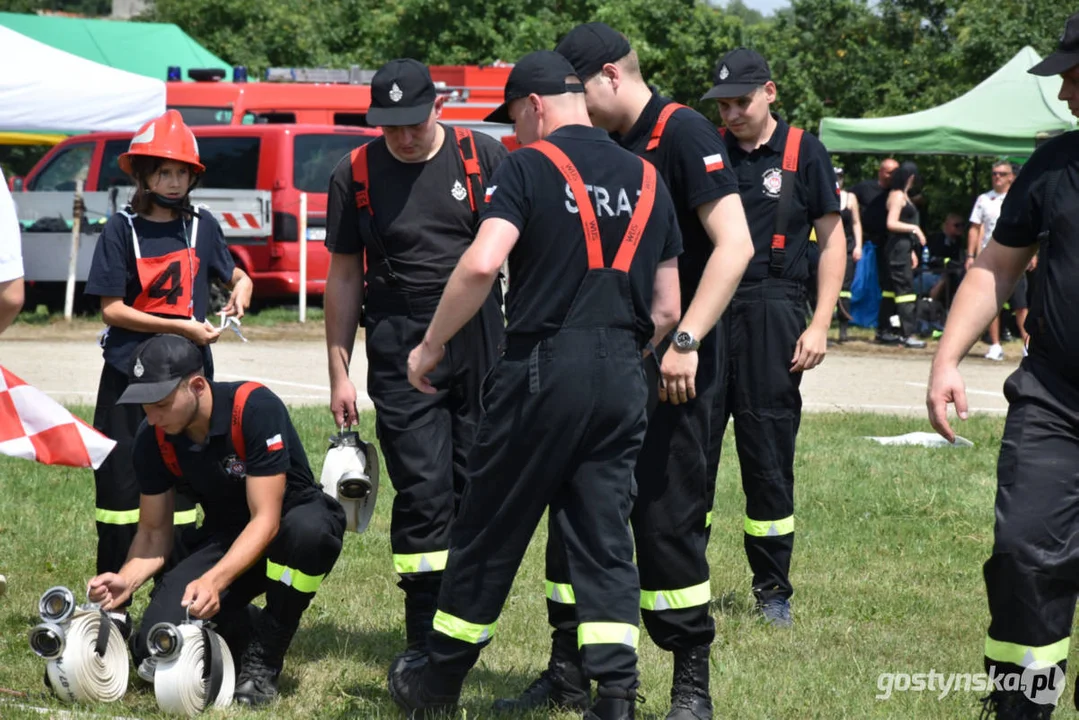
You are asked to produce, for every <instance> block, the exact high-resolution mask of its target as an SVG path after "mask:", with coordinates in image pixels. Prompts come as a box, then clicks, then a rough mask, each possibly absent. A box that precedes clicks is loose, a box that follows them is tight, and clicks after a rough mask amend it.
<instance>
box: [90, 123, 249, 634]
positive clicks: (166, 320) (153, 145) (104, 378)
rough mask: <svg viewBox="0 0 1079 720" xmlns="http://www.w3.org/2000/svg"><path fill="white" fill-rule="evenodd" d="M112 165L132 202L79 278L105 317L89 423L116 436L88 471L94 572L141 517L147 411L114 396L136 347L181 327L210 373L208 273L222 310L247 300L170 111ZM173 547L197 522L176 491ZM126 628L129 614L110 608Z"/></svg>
mask: <svg viewBox="0 0 1079 720" xmlns="http://www.w3.org/2000/svg"><path fill="white" fill-rule="evenodd" d="M120 167H121V169H122V170H123V171H124V172H126V173H127V174H128V175H130V176H131V178H132V179H133V180H134V184H135V190H134V194H133V196H132V198H131V204H130V205H129V206H128V207H127V208H125V209H124V210H123V211H120V212H118V213H116V214H115V215H114V216H112V217H111V218H109V221H108V222H107V223H106V225H105V228H104V230H103V231H102V233H101V237H100V238H99V239H98V242H97V246H96V247H95V248H94V258H93V262H92V264H91V266H90V274H89V276H88V278H87V281H86V291H85V292H86V294H87V295H94V296H97V297H99V298H100V301H101V315H102V319H103V320H104V321H105V323H106V325H108V329H107V330H106V332H105V335H104V337H103V338H102V341H101V346H102V348H103V349H104V356H105V364H104V367H103V368H102V371H101V380H100V383H99V385H98V392H97V405H96V408H95V410H94V427H95V428H97V429H98V430H100V431H101V432H103V433H104V434H105V435H107V436H109V437H111V438H112V439H114V440H116V443H117V446H116V449H115V450H114V451H113V452H112V453H110V455H109V457H108V459H107V460H106V461H105V462H104V463H103V464H102V465H101V467H100V468H98V469H97V470H96V471H95V472H94V482H95V489H96V498H97V499H96V508H97V509H96V520H97V534H98V546H97V572H98V573H99V574H100V573H103V572H114V571H116V570H119V568H120V567H121V566H122V565H123V564H124V561H125V560H126V559H127V554H128V549H129V547H130V545H131V540H132V538H133V537H134V535H135V530H136V528H137V526H138V519H139V489H138V485H137V483H136V482H135V474H134V469H133V467H132V461H131V452H132V441H133V439H134V437H135V432H136V430H138V428H139V425H140V424H141V423H142V421H143V419H144V418H145V413H144V411H143V409H142V406H140V405H117V404H116V400H117V399H118V398H119V397H120V395H121V394H122V393H123V392H124V390H125V389H126V388H127V385H128V372H129V370H133V372H135V373H136V375H137V374H138V368H134V369H132V368H131V367H130V365H131V361H132V354H133V351H134V349H135V347H136V346H137V345H138V344H139V343H140V342H142V341H143V340H146V339H147V338H149V337H151V336H152V335H154V334H157V333H170V334H176V335H182V336H183V337H186V338H188V339H190V340H191V341H193V342H194V343H195V344H196V345H198V346H200V348H201V349H202V353H203V358H204V364H205V371H206V376H207V377H213V361H212V358H211V356H210V348H209V346H210V344H211V343H213V342H215V341H216V340H217V338H218V334H219V333H220V330H216V329H214V328H213V327H212V326H211V325H210V324H209V323H206V322H205V320H206V313H207V310H208V306H209V302H210V279H211V277H212V278H214V279H217V280H219V281H221V282H223V283H225V284H226V285H227V286H228V287H229V289H230V290H231V295H230V297H229V300H228V304H227V305H226V306H225V308H224V310H225V312H226V313H227V314H229V315H235V316H237V317H243V314H244V309H245V308H246V307H247V306H248V305H250V302H251V290H252V284H251V279H250V278H249V277H248V276H247V274H246V273H245V272H244V271H243V270H241V269H240V268H238V267H236V266H235V263H234V262H233V260H232V256H231V255H230V254H229V251H228V247H227V246H226V244H225V237H224V235H223V234H222V232H221V226H220V225H218V223H217V220H215V219H214V217H213V215H211V214H210V212H209V211H208V210H206V209H204V208H195V207H193V206H192V205H191V200H190V197H189V194H190V192H191V189H192V188H193V187H194V186H195V184H196V183H197V182H198V179H199V177H200V176H201V175H202V174H203V172H205V170H206V168H205V167H204V166H203V165H202V163H201V162H199V151H198V143H197V141H196V140H195V135H194V133H192V132H191V129H190V128H188V127H187V125H185V124H184V121H183V118H182V117H181V116H180V113H179V112H177V111H176V110H169V111H168V112H166V113H165V114H164V115H162V116H161V117H158V118H156V119H154V120H151V121H150V122H148V123H146V124H145V125H143V126H142V127H141V128H140V129H139V131H138V133H136V134H135V136H134V137H133V138H132V139H131V146H130V148H129V150H128V152H126V153H124V154H123V155H121V156H120ZM175 526H176V527H177V537H176V543H175V544H174V555H175V554H176V553H177V552H178V551H179V550H180V547H181V545H180V540H181V538H182V535H183V531H184V530H185V529H186V530H190V529H193V528H194V527H195V508H194V506H193V505H192V504H191V503H190V502H189V501H187V500H186V499H184V498H182V497H180V496H177V506H176V515H175ZM111 614H112V615H113V618H114V620H115V621H116V622H117V623H118V624H119V625H120V627H121V629H122V630H123V631H124V632H125V634H126V633H127V632H129V631H130V620H129V619H128V617H127V613H126V611H125V612H118V613H111Z"/></svg>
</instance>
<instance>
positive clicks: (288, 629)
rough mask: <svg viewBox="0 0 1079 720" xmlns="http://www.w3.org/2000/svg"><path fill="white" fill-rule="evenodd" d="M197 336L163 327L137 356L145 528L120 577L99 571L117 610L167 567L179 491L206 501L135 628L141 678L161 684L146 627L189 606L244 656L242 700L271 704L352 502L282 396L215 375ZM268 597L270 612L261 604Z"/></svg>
mask: <svg viewBox="0 0 1079 720" xmlns="http://www.w3.org/2000/svg"><path fill="white" fill-rule="evenodd" d="M202 363H203V357H202V354H201V353H200V352H199V349H198V348H197V347H195V345H194V344H193V343H191V342H190V341H189V340H185V339H184V338H181V337H177V336H175V335H156V336H154V337H152V338H150V339H149V340H146V341H145V342H143V343H141V344H140V345H139V346H138V347H137V348H135V350H134V352H133V353H132V357H131V361H130V365H129V367H128V378H129V385H128V387H127V390H125V391H124V394H123V395H122V396H121V397H120V399H119V400H118V402H119V403H121V404H135V405H141V406H142V408H143V410H144V411H145V412H146V420H145V421H143V423H142V425H141V426H140V427H139V431H138V433H137V434H136V436H135V444H134V458H133V461H134V465H135V475H136V478H137V481H138V484H139V491H140V493H141V496H140V502H139V511H140V512H139V526H138V531H137V532H136V534H135V539H134V540H133V541H132V543H131V552H130V554H129V555H128V559H127V562H126V563H124V566H123V567H122V568H121V569H120V571H119V572H118V573H112V572H109V573H104V574H101V575H98V576H97V577H95V578H94V579H93V580H91V581H90V599H91V600H92V601H94V602H100V603H102V604H103V606H104V607H105V609H108V608H111V607H116V606H119V605H121V604H123V603H124V602H126V601H127V600H129V599H130V597H131V595H132V593H134V592H135V591H136V590H138V588H139V587H140V586H141V585H142V584H143V583H145V582H146V581H147V580H148V579H149V578H150V577H151V576H153V575H154V574H156V573H157V572H159V571H160V570H161V569H162V568H163V567H164V565H165V558H166V557H168V555H169V552H170V547H171V545H172V537H173V518H172V514H173V507H174V506H175V504H176V498H177V496H178V495H181V494H182V495H183V496H185V497H186V498H187V499H188V500H190V501H192V502H197V503H199V504H201V505H202V508H203V511H204V512H205V518H204V521H203V524H202V525H201V526H200V527H199V529H198V530H197V532H196V533H195V536H194V537H193V538H191V541H190V543H189V546H188V547H187V548H186V550H187V552H186V553H185V555H184V557H183V558H182V559H181V560H180V562H179V563H178V564H177V565H176V566H175V567H172V568H171V569H169V570H167V571H166V572H165V574H164V575H163V576H162V578H161V580H160V582H158V583H157V585H156V586H155V587H154V591H153V593H152V594H151V596H150V604H149V606H147V608H146V612H145V613H144V614H143V616H142V623H141V625H140V626H139V631H138V632H137V633H136V635H135V636H134V638H133V640H134V642H133V643H132V650H133V655H134V659H135V663H136V665H137V666H138V667H139V675H140V677H142V678H143V679H145V680H148V681H152V680H153V672H154V668H155V663H154V661H153V658H150V654H149V649H148V646H147V634H148V633H149V630H150V628H152V627H153V626H154V625H155V624H157V623H159V622H170V623H173V624H179V623H181V622H183V620H184V617H185V608H186V610H187V611H189V612H190V613H191V616H192V617H195V618H204V619H208V618H213V619H214V622H215V624H216V626H217V631H218V632H220V633H221V636H222V637H223V638H224V639H225V642H226V643H227V644H228V645H229V649H230V651H231V652H232V654H233V656H234V657H236V658H238V659H239V671H238V674H237V677H236V690H235V697H236V699H237V700H238V701H240V702H242V703H245V704H251V705H261V704H264V703H267V702H270V701H271V700H273V699H274V698H275V697H276V696H277V680H278V676H279V675H280V673H281V668H282V665H283V663H284V657H285V651H286V650H287V649H288V646H289V644H290V643H291V642H292V637H293V635H294V634H295V632H296V628H297V627H299V624H300V616H301V615H302V614H303V611H304V610H305V609H307V606H308V605H310V604H311V600H312V599H313V598H314V596H315V592H316V591H317V590H318V587H319V585H321V583H322V581H323V579H324V578H325V577H326V574H327V573H329V572H330V570H331V569H332V568H333V565H334V563H335V562H336V561H337V556H338V554H340V552H341V541H342V538H343V537H344V534H345V512H344V510H343V509H342V508H341V506H340V504H338V502H337V501H336V500H335V499H333V498H331V497H330V496H328V495H326V494H325V493H324V492H322V489H321V487H320V486H319V485H317V484H316V483H315V479H314V476H313V475H312V474H311V467H310V465H309V464H308V462H307V456H306V454H305V453H304V449H303V444H302V443H301V442H300V437H299V435H297V434H296V429H295V428H294V427H293V425H292V421H291V420H290V419H289V416H288V411H287V410H286V409H285V405H284V403H282V402H281V399H280V398H278V397H277V396H276V395H274V394H273V393H272V392H271V391H270V390H268V389H266V388H265V387H263V386H261V385H258V384H257V383H218V382H213V381H210V380H207V379H206V376H205V374H204V372H203V364H202ZM263 593H265V594H266V608H265V609H264V610H261V611H258V610H256V609H255V608H254V607H253V606H252V607H248V606H249V604H250V602H251V600H253V599H254V598H256V597H257V596H259V595H262V594H263Z"/></svg>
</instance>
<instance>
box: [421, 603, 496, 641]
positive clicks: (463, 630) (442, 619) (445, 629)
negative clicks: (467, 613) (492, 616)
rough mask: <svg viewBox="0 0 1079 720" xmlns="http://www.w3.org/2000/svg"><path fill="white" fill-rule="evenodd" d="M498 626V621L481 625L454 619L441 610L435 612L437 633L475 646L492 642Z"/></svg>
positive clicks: (457, 618)
mask: <svg viewBox="0 0 1079 720" xmlns="http://www.w3.org/2000/svg"><path fill="white" fill-rule="evenodd" d="M497 624H498V621H497V620H496V621H495V622H493V623H491V624H490V625H480V624H478V623H470V622H468V621H467V620H462V619H461V618H459V617H454V616H453V615H450V614H449V613H444V612H442V611H441V610H438V611H436V612H435V621H434V628H435V631H436V632H440V633H442V634H443V635H448V636H449V637H451V638H454V639H456V640H463V641H464V642H467V643H472V644H473V645H479V644H480V643H482V642H487V641H488V640H490V639H491V636H492V635H494V634H495V625H497Z"/></svg>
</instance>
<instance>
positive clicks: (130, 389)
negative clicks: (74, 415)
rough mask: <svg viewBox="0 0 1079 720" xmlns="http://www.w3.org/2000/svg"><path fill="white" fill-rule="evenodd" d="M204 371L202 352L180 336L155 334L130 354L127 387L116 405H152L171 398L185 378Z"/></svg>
mask: <svg viewBox="0 0 1079 720" xmlns="http://www.w3.org/2000/svg"><path fill="white" fill-rule="evenodd" d="M200 370H202V353H201V352H199V349H198V347H197V346H196V345H195V343H193V342H191V341H190V340H188V339H187V338H183V337H180V336H179V335H154V336H153V337H152V338H150V339H149V340H144V341H143V342H141V343H139V345H138V347H136V348H135V352H134V353H132V355H131V366H130V367H129V368H128V371H127V380H128V386H127V389H126V390H124V393H123V395H121V396H120V399H119V400H117V401H116V404H117V405H152V404H153V403H156V402H161V401H162V400H164V399H165V398H167V397H168V396H169V393H171V392H172V391H173V390H175V389H176V386H177V385H179V384H180V381H181V380H183V379H184V378H185V377H187V376H189V375H192V374H194V373H197V372H199V371H200Z"/></svg>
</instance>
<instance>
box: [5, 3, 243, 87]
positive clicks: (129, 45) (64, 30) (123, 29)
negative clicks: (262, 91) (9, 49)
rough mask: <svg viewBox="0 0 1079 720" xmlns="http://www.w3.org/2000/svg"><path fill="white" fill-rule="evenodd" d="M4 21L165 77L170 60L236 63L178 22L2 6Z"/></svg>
mask: <svg viewBox="0 0 1079 720" xmlns="http://www.w3.org/2000/svg"><path fill="white" fill-rule="evenodd" d="M0 25H2V26H4V27H7V28H9V29H11V30H14V31H15V32H17V33H20V34H22V35H25V36H27V37H30V38H33V39H34V40H37V41H38V42H41V43H44V44H46V45H50V46H52V47H54V48H58V49H60V50H64V51H66V52H69V53H71V54H72V55H78V56H79V57H82V58H86V59H87V60H93V61H94V62H97V63H101V64H102V65H108V66H110V67H114V68H117V69H119V70H126V71H128V72H132V73H135V74H136V75H145V76H147V77H151V78H154V79H155V80H161V81H164V80H165V79H166V78H167V76H168V67H169V66H170V65H179V66H180V67H183V68H192V67H201V68H211V67H213V68H222V69H224V70H225V71H228V70H229V68H230V66H229V64H228V63H226V62H225V61H224V60H222V59H221V58H219V57H217V56H216V55H214V54H213V53H211V52H210V51H208V50H207V49H206V48H204V47H202V46H201V45H199V44H198V43H197V42H195V40H194V39H192V38H191V37H190V36H189V35H188V34H187V33H185V32H184V31H183V30H181V29H180V28H179V27H178V26H176V25H172V24H167V23H143V22H125V21H121V20H88V19H85V18H69V17H56V16H51V15H28V14H23V13H7V12H0Z"/></svg>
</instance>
